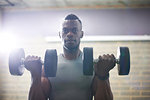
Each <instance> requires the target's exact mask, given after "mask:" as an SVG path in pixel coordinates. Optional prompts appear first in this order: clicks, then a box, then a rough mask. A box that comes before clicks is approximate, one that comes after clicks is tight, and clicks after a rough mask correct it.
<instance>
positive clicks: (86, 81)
mask: <svg viewBox="0 0 150 100" xmlns="http://www.w3.org/2000/svg"><path fill="white" fill-rule="evenodd" d="M48 79H49V80H50V82H51V85H52V93H51V95H50V100H92V95H91V82H92V79H93V76H85V75H84V74H83V60H82V53H81V54H80V56H79V57H78V58H77V59H75V60H67V59H65V58H64V57H63V55H62V54H60V55H59V56H58V65H57V73H56V77H49V78H48Z"/></svg>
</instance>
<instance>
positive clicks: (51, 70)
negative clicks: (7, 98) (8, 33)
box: [9, 48, 57, 77]
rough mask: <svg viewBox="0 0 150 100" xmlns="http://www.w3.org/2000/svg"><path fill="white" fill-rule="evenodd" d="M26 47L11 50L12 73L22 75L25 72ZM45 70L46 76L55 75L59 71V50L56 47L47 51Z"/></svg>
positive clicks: (10, 63)
mask: <svg viewBox="0 0 150 100" xmlns="http://www.w3.org/2000/svg"><path fill="white" fill-rule="evenodd" d="M24 60H25V52H24V49H22V48H19V49H15V50H13V51H11V52H10V54H9V72H10V74H11V75H17V76H21V75H22V74H23V73H24V69H25V65H24ZM41 63H42V65H44V71H45V76H46V77H55V76H56V71H57V51H56V50H55V49H48V50H46V52H45V58H44V63H43V62H42V61H41Z"/></svg>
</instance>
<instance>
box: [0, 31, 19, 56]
mask: <svg viewBox="0 0 150 100" xmlns="http://www.w3.org/2000/svg"><path fill="white" fill-rule="evenodd" d="M17 46H18V45H17V38H16V37H15V36H14V35H12V34H4V33H3V34H2V33H0V52H2V53H3V52H4V53H5V52H9V51H11V50H12V49H14V48H17Z"/></svg>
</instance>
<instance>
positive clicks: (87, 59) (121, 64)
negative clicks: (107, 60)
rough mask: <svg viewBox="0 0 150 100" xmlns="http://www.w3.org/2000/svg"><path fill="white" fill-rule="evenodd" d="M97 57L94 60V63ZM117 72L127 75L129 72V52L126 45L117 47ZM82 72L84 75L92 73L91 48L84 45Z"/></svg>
mask: <svg viewBox="0 0 150 100" xmlns="http://www.w3.org/2000/svg"><path fill="white" fill-rule="evenodd" d="M97 61H98V59H96V60H94V63H96V62H97ZM115 63H117V64H118V74H119V75H128V74H129V72H130V52H129V48H128V47H118V51H117V59H116V61H115ZM83 73H84V75H93V48H87V47H85V48H84V49H83Z"/></svg>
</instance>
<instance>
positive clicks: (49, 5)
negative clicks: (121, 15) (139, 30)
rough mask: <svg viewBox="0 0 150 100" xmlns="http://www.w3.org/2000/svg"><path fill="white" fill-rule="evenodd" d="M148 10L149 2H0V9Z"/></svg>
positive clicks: (138, 0) (60, 0)
mask: <svg viewBox="0 0 150 100" xmlns="http://www.w3.org/2000/svg"><path fill="white" fill-rule="evenodd" d="M147 7H148V8H150V0H0V8H2V9H55V8H57V9H59V8H60V9H62V8H64V9H67V8H76V9H81V8H96V9H97V8H147Z"/></svg>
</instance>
